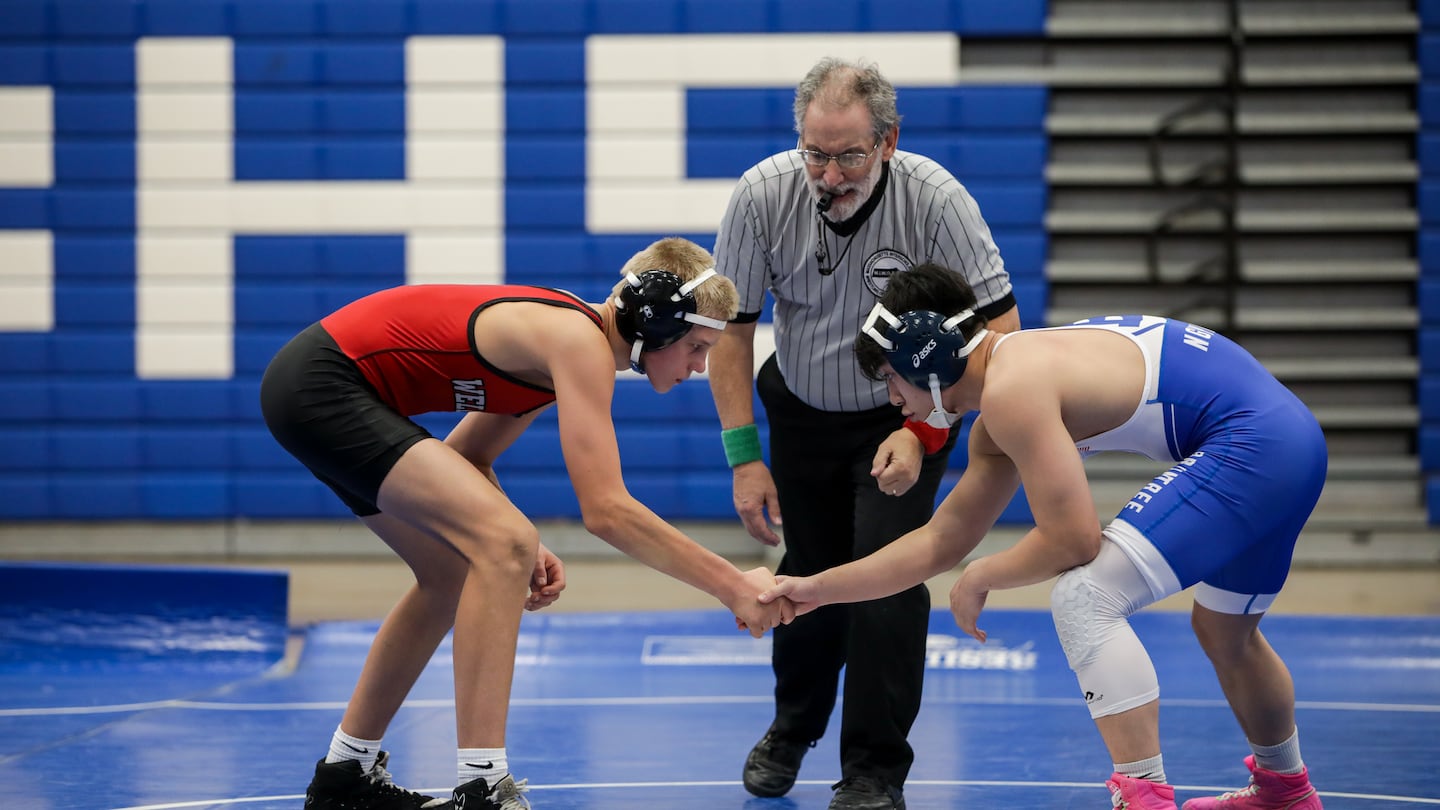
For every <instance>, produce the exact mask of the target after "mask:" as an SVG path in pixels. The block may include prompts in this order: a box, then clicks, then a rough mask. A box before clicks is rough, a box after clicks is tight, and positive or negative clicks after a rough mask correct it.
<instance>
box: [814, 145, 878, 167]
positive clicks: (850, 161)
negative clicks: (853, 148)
mask: <svg viewBox="0 0 1440 810" xmlns="http://www.w3.org/2000/svg"><path fill="white" fill-rule="evenodd" d="M883 143H885V140H884V139H883V138H882V139H881V140H878V141H876V142H875V146H874V147H873V148H872V149H871V150H870V151H869V152H864V153H861V152H841V153H840V154H838V155H831V154H827V153H825V152H821V151H819V150H816V149H796V150H795V151H797V152H799V153H800V157H801V158H802V159H804V161H805V162H806V163H807V164H809V165H811V166H815V167H817V168H820V167H824V166H829V165H830V161H832V160H833V161H835V163H836V165H838V166H839V167H840V168H842V169H858V168H860V167H861V166H863V165H865V161H867V160H869V159H870V156H871V155H873V154H875V150H876V149H879V148H880V144H883Z"/></svg>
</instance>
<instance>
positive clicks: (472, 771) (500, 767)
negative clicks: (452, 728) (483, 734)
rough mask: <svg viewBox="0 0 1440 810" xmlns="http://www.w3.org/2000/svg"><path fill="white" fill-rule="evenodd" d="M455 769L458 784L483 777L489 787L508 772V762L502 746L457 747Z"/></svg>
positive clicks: (493, 785) (492, 786)
mask: <svg viewBox="0 0 1440 810" xmlns="http://www.w3.org/2000/svg"><path fill="white" fill-rule="evenodd" d="M455 762H456V770H457V771H458V772H459V776H460V784H462V785H463V784H465V783H466V782H473V781H475V780H476V779H484V780H485V784H486V785H488V786H489V787H490V788H492V789H493V788H494V787H495V783H496V782H499V781H500V780H501V779H503V778H505V774H507V773H509V772H510V762H509V761H508V760H507V759H506V757H505V749H504V748H459V749H456V753H455Z"/></svg>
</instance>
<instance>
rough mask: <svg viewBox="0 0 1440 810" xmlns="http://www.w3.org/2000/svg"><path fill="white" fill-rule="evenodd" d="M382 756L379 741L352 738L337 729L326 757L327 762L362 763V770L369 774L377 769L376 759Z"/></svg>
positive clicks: (337, 727)
mask: <svg viewBox="0 0 1440 810" xmlns="http://www.w3.org/2000/svg"><path fill="white" fill-rule="evenodd" d="M378 756H380V741H379V740H362V739H360V738H359V737H351V736H350V735H349V734H346V733H345V732H344V731H342V730H341V729H340V727H339V726H336V727H335V736H333V737H331V738H330V753H328V754H326V755H325V761H326V762H345V761H346V760H351V759H353V760H355V761H357V762H359V763H360V769H361V770H362V771H363V772H364V773H369V772H370V770H371V769H372V768H374V767H375V758H376V757H378Z"/></svg>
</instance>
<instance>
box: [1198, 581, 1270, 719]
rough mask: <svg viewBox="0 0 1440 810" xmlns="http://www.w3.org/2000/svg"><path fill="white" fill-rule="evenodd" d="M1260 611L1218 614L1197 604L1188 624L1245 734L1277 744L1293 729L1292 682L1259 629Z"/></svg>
mask: <svg viewBox="0 0 1440 810" xmlns="http://www.w3.org/2000/svg"><path fill="white" fill-rule="evenodd" d="M1263 615H1264V614H1252V615H1246V616H1237V615H1232V614H1229V613H1217V612H1216V611H1213V610H1210V609H1209V608H1205V607H1202V606H1201V605H1199V604H1198V603H1197V604H1196V605H1195V607H1194V609H1193V610H1192V611H1191V612H1190V626H1191V627H1192V628H1194V630H1195V637H1196V638H1197V639H1199V641H1200V646H1201V648H1203V649H1204V650H1205V655H1207V656H1209V658H1210V664H1211V665H1212V666H1213V667H1214V668H1215V676H1216V677H1217V678H1218V679H1219V681H1220V688H1221V689H1222V690H1224V692H1225V699H1226V700H1228V701H1229V702H1230V710H1231V711H1233V712H1234V713H1235V719H1236V720H1237V721H1239V723H1240V728H1241V730H1242V731H1244V732H1245V739H1247V740H1248V741H1250V742H1252V743H1255V744H1256V745H1278V744H1279V743H1282V742H1284V741H1285V740H1286V739H1288V738H1289V737H1290V735H1291V734H1292V733H1294V731H1295V682H1294V680H1292V679H1291V677H1290V670H1289V669H1288V668H1286V666H1285V662H1284V661H1282V660H1280V656H1279V655H1277V654H1276V653H1275V650H1274V649H1272V648H1271V647H1270V643H1269V642H1268V641H1266V640H1265V636H1264V635H1263V634H1261V632H1260V626H1259V625H1260V619H1261V617H1262V616H1263Z"/></svg>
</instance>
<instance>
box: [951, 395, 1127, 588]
mask: <svg viewBox="0 0 1440 810" xmlns="http://www.w3.org/2000/svg"><path fill="white" fill-rule="evenodd" d="M1031 388H1033V386H1031ZM992 390H993V389H992ZM990 393H991V391H987V397H988V395H989V394H990ZM995 393H1000V392H998V391H996V392H995ZM1016 394H1017V395H1015V396H1005V397H1004V398H1003V400H1000V401H997V402H996V404H995V405H993V406H992V407H990V408H988V409H987V410H986V411H985V412H984V415H982V416H981V417H980V419H978V420H977V421H976V430H978V431H983V433H982V434H981V435H982V437H988V438H989V439H990V440H991V441H993V443H994V444H995V446H996V447H997V448H999V450H1000V451H1001V452H1003V453H1004V455H1005V456H1006V457H1008V458H1009V459H1011V460H1012V461H1013V462H1014V465H1015V468H1016V469H1017V470H1018V471H1019V474H1020V478H1021V480H1022V481H1024V484H1025V494H1026V498H1027V499H1028V500H1029V502H1030V511H1031V513H1032V515H1033V516H1034V518H1035V528H1034V529H1033V530H1031V531H1029V532H1027V533H1026V534H1025V535H1024V536H1023V537H1022V538H1021V539H1020V541H1019V542H1017V543H1016V544H1015V545H1014V546H1011V547H1010V548H1008V549H1005V550H1004V551H1000V552H997V553H995V554H992V555H990V556H988V557H985V558H982V559H981V560H977V561H975V562H974V563H972V564H971V568H976V569H977V570H976V571H975V572H974V573H972V574H970V576H971V577H972V578H973V579H974V582H975V584H976V585H977V586H983V588H984V589H985V590H1004V589H1007V588H1018V587H1021V586H1024V585H1031V584H1034V583H1036V582H1044V581H1045V580H1047V579H1050V578H1051V577H1053V576H1056V575H1058V574H1060V573H1061V572H1063V571H1068V570H1069V569H1071V568H1074V567H1075V566H1077V565H1083V564H1084V563H1087V562H1089V561H1090V560H1092V559H1094V558H1095V555H1096V554H1098V553H1099V551H1100V519H1099V517H1098V516H1097V514H1096V512H1095V501H1094V498H1093V496H1092V495H1091V492H1090V484H1089V481H1088V480H1087V479H1086V477H1085V467H1084V461H1083V459H1082V458H1081V456H1080V453H1079V451H1077V450H1076V449H1075V443H1074V440H1073V439H1071V437H1070V434H1069V432H1068V431H1067V430H1066V428H1065V424H1064V422H1063V420H1062V418H1061V414H1060V406H1059V403H1058V401H1056V400H1055V398H1054V397H1047V396H1045V395H1043V393H1041V394H1040V395H1037V394H1036V393H1034V392H1032V391H1031V390H1028V389H1027V390H1025V391H1024V392H1023V395H1022V394H1021V392H1020V391H1017V392H1016ZM986 404H989V402H988V401H987V403H986ZM967 570H968V569H967Z"/></svg>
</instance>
